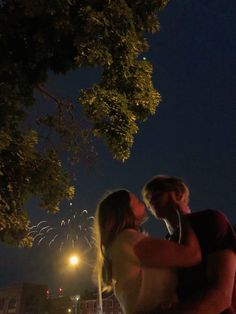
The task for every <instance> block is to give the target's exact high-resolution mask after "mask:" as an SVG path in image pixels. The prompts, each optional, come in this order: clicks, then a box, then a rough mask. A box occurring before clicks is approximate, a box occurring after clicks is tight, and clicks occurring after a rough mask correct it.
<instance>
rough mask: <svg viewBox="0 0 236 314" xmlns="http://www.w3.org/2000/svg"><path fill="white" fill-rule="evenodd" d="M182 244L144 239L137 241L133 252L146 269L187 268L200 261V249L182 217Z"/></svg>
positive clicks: (149, 238) (184, 218)
mask: <svg viewBox="0 0 236 314" xmlns="http://www.w3.org/2000/svg"><path fill="white" fill-rule="evenodd" d="M182 232H183V235H182V241H181V242H182V243H181V244H177V243H175V242H173V241H167V240H159V239H154V238H151V237H146V238H144V239H142V240H141V241H139V242H138V243H137V244H136V245H135V247H134V252H135V254H136V255H137V257H138V258H139V259H140V261H141V263H142V264H143V265H144V266H147V267H188V266H193V265H195V264H197V263H199V262H200V261H201V249H200V246H199V242H198V240H197V237H196V235H195V233H194V231H193V229H192V228H191V226H190V224H189V223H188V221H187V218H186V217H185V216H184V215H183V216H182Z"/></svg>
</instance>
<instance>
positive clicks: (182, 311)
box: [164, 249, 236, 314]
mask: <svg viewBox="0 0 236 314" xmlns="http://www.w3.org/2000/svg"><path fill="white" fill-rule="evenodd" d="M235 270H236V254H235V253H234V252H233V251H232V250H229V249H226V250H223V251H217V252H214V253H212V254H210V255H209V256H208V258H207V276H208V285H207V287H205V289H203V290H202V291H200V292H199V294H198V295H195V296H193V297H192V298H190V299H188V300H187V301H186V302H184V303H182V304H179V305H178V306H177V307H176V308H173V309H172V310H170V311H165V312H164V313H166V314H167V313H168V314H177V313H178V314H202V313H207V314H216V313H221V312H223V311H224V310H226V309H227V308H229V307H230V305H231V299H232V293H233V286H234V278H235Z"/></svg>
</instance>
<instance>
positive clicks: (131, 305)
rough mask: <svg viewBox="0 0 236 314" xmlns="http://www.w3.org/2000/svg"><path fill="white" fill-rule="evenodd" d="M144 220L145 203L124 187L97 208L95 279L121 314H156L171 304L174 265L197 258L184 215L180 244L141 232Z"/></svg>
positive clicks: (174, 296)
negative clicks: (110, 291) (112, 297)
mask: <svg viewBox="0 0 236 314" xmlns="http://www.w3.org/2000/svg"><path fill="white" fill-rule="evenodd" d="M176 212H178V210H177V209H176ZM145 218H146V212H145V205H144V204H143V203H142V202H141V201H139V199H138V198H137V197H136V196H135V195H134V194H133V193H131V192H129V191H127V190H118V191H114V192H112V193H110V194H108V195H107V196H106V197H105V198H104V199H103V200H102V201H101V202H100V203H99V205H98V207H97V210H96V216H95V235H96V242H97V271H98V278H99V281H100V282H101V283H102V285H103V288H110V289H113V290H114V293H115V295H116V297H117V299H118V301H119V303H120V305H121V307H122V309H123V311H124V313H125V314H137V313H145V314H148V313H158V311H159V310H160V311H162V310H165V309H168V308H170V307H171V306H172V305H174V304H176V303H177V302H178V298H177V294H176V288H177V280H178V279H177V272H176V267H188V266H192V265H195V264H197V263H199V262H200V261H201V251H200V247H199V243H198V240H197V238H196V236H195V234H194V232H193V231H192V229H191V228H190V227H189V225H188V223H187V222H186V221H185V219H184V217H181V220H182V223H181V225H182V228H183V230H182V237H183V239H182V243H181V244H177V243H174V242H171V241H167V240H160V239H154V238H152V237H149V236H147V235H145V234H143V233H142V232H140V225H141V224H142V223H143V221H144V220H145Z"/></svg>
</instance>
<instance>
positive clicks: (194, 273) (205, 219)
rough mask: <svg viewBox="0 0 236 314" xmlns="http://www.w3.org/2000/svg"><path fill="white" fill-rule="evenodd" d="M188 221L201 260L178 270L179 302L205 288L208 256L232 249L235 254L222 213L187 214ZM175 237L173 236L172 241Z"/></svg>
mask: <svg viewBox="0 0 236 314" xmlns="http://www.w3.org/2000/svg"><path fill="white" fill-rule="evenodd" d="M188 219H189V221H190V223H191V225H192V227H193V229H194V231H195V233H196V235H197V237H198V240H199V243H200V246H201V250H202V257H203V258H202V262H201V263H200V264H199V265H196V266H193V267H189V268H180V269H179V284H178V296H179V298H180V301H184V300H187V299H188V297H190V296H193V295H194V294H196V293H197V292H199V291H201V289H204V288H205V287H206V285H207V275H206V258H207V256H208V255H209V254H211V253H214V252H216V251H219V250H224V249H232V250H233V251H235V252H236V235H235V232H234V230H233V228H232V226H231V225H230V223H229V222H228V220H227V218H226V217H225V215H224V214H223V213H221V212H219V211H216V210H211V209H207V210H203V211H200V212H196V213H191V214H189V215H188ZM175 236H176V235H175V234H174V235H173V237H172V239H174V237H175ZM232 307H233V305H232ZM223 313H224V314H226V313H227V314H229V313H236V309H235V312H234V310H233V308H231V309H229V310H226V311H224V312H223ZM223 313H222V314H223Z"/></svg>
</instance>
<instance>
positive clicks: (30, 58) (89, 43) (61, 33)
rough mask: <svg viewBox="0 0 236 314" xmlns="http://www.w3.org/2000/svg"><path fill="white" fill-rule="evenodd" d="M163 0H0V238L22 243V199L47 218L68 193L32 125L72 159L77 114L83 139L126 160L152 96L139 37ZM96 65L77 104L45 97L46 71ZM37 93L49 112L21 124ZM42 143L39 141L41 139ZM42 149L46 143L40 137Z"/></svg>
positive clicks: (76, 151)
mask: <svg viewBox="0 0 236 314" xmlns="http://www.w3.org/2000/svg"><path fill="white" fill-rule="evenodd" d="M167 2H168V1H167V0H155V1H154V0H142V1H140V0H126V1H125V0H80V1H78V0H50V1H49V0H39V1H32V0H6V1H1V2H0V47H1V58H0V68H1V72H0V95H1V96H0V116H1V127H0V184H1V188H0V189H1V194H0V238H1V240H2V241H4V242H7V243H13V244H15V243H16V244H18V245H23V246H24V245H29V244H30V243H31V240H32V239H31V238H30V237H29V236H28V228H29V219H28V217H27V213H26V211H25V209H24V204H25V203H26V201H27V200H28V199H29V198H30V197H32V196H35V197H38V198H39V199H41V206H42V207H44V208H46V209H47V210H49V211H51V212H56V211H58V209H59V203H60V201H61V200H62V199H63V198H65V197H66V198H72V197H73V194H74V188H73V187H72V186H71V184H70V178H69V177H68V175H67V174H66V172H65V169H64V167H63V166H62V163H61V161H60V154H59V152H58V151H57V150H56V149H55V146H54V145H43V144H42V141H43V140H45V136H44V135H43V134H42V133H40V130H41V129H40V127H39V126H41V125H44V128H47V129H48V130H50V131H51V133H50V135H51V141H52V139H54V138H55V136H57V141H58V142H60V143H64V144H65V145H64V146H63V148H64V149H65V150H66V151H67V152H69V153H70V154H71V155H72V158H74V160H78V158H79V155H80V154H81V152H82V151H83V150H85V149H86V145H88V144H89V135H90V134H91V133H90V131H89V130H87V129H83V128H81V127H80V125H79V123H78V121H77V120H76V115H75V110H76V107H77V106H78V105H81V106H82V107H83V109H84V113H85V116H86V117H87V119H88V120H90V121H91V125H92V130H91V132H92V134H93V135H94V136H98V137H101V138H103V139H104V141H105V143H106V144H107V146H108V148H109V149H110V151H111V153H112V155H113V157H114V158H116V159H118V160H122V161H124V160H126V159H127V158H128V157H129V155H130V149H131V147H132V144H133V140H134V135H135V134H136V133H137V131H138V128H139V126H138V124H139V122H142V121H145V120H146V119H147V118H148V117H149V116H150V115H152V114H154V113H155V111H156V107H157V105H158V103H159V102H160V95H159V93H158V92H157V91H156V90H155V88H154V87H153V83H152V66H151V64H150V63H149V62H148V61H146V60H143V59H142V58H141V54H142V53H143V52H145V51H146V50H147V49H148V42H147V40H146V39H145V34H146V33H148V32H156V31H158V30H159V22H158V13H159V10H160V9H161V8H163V7H164V6H165V5H166V4H167ZM96 66H99V67H101V68H102V77H101V81H100V82H99V83H96V84H94V85H93V86H91V88H89V89H84V90H82V91H81V93H80V95H78V104H70V103H68V102H64V101H61V100H60V99H58V98H57V97H55V96H53V95H52V94H51V93H50V92H49V91H47V89H46V87H45V86H44V84H45V83H46V82H47V76H48V73H49V71H52V72H54V73H55V74H58V73H63V74H65V73H67V72H68V71H70V70H75V69H77V68H79V67H96ZM35 90H38V91H39V92H41V93H42V94H44V95H47V96H48V97H49V98H50V99H51V100H52V101H53V103H54V105H55V109H54V110H53V112H51V113H48V112H47V113H45V115H44V116H40V117H36V121H35V122H34V123H31V126H27V124H26V121H27V119H28V120H29V115H30V108H32V106H34V105H35V99H34V92H35ZM47 140H48V138H47ZM48 143H50V141H48Z"/></svg>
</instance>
